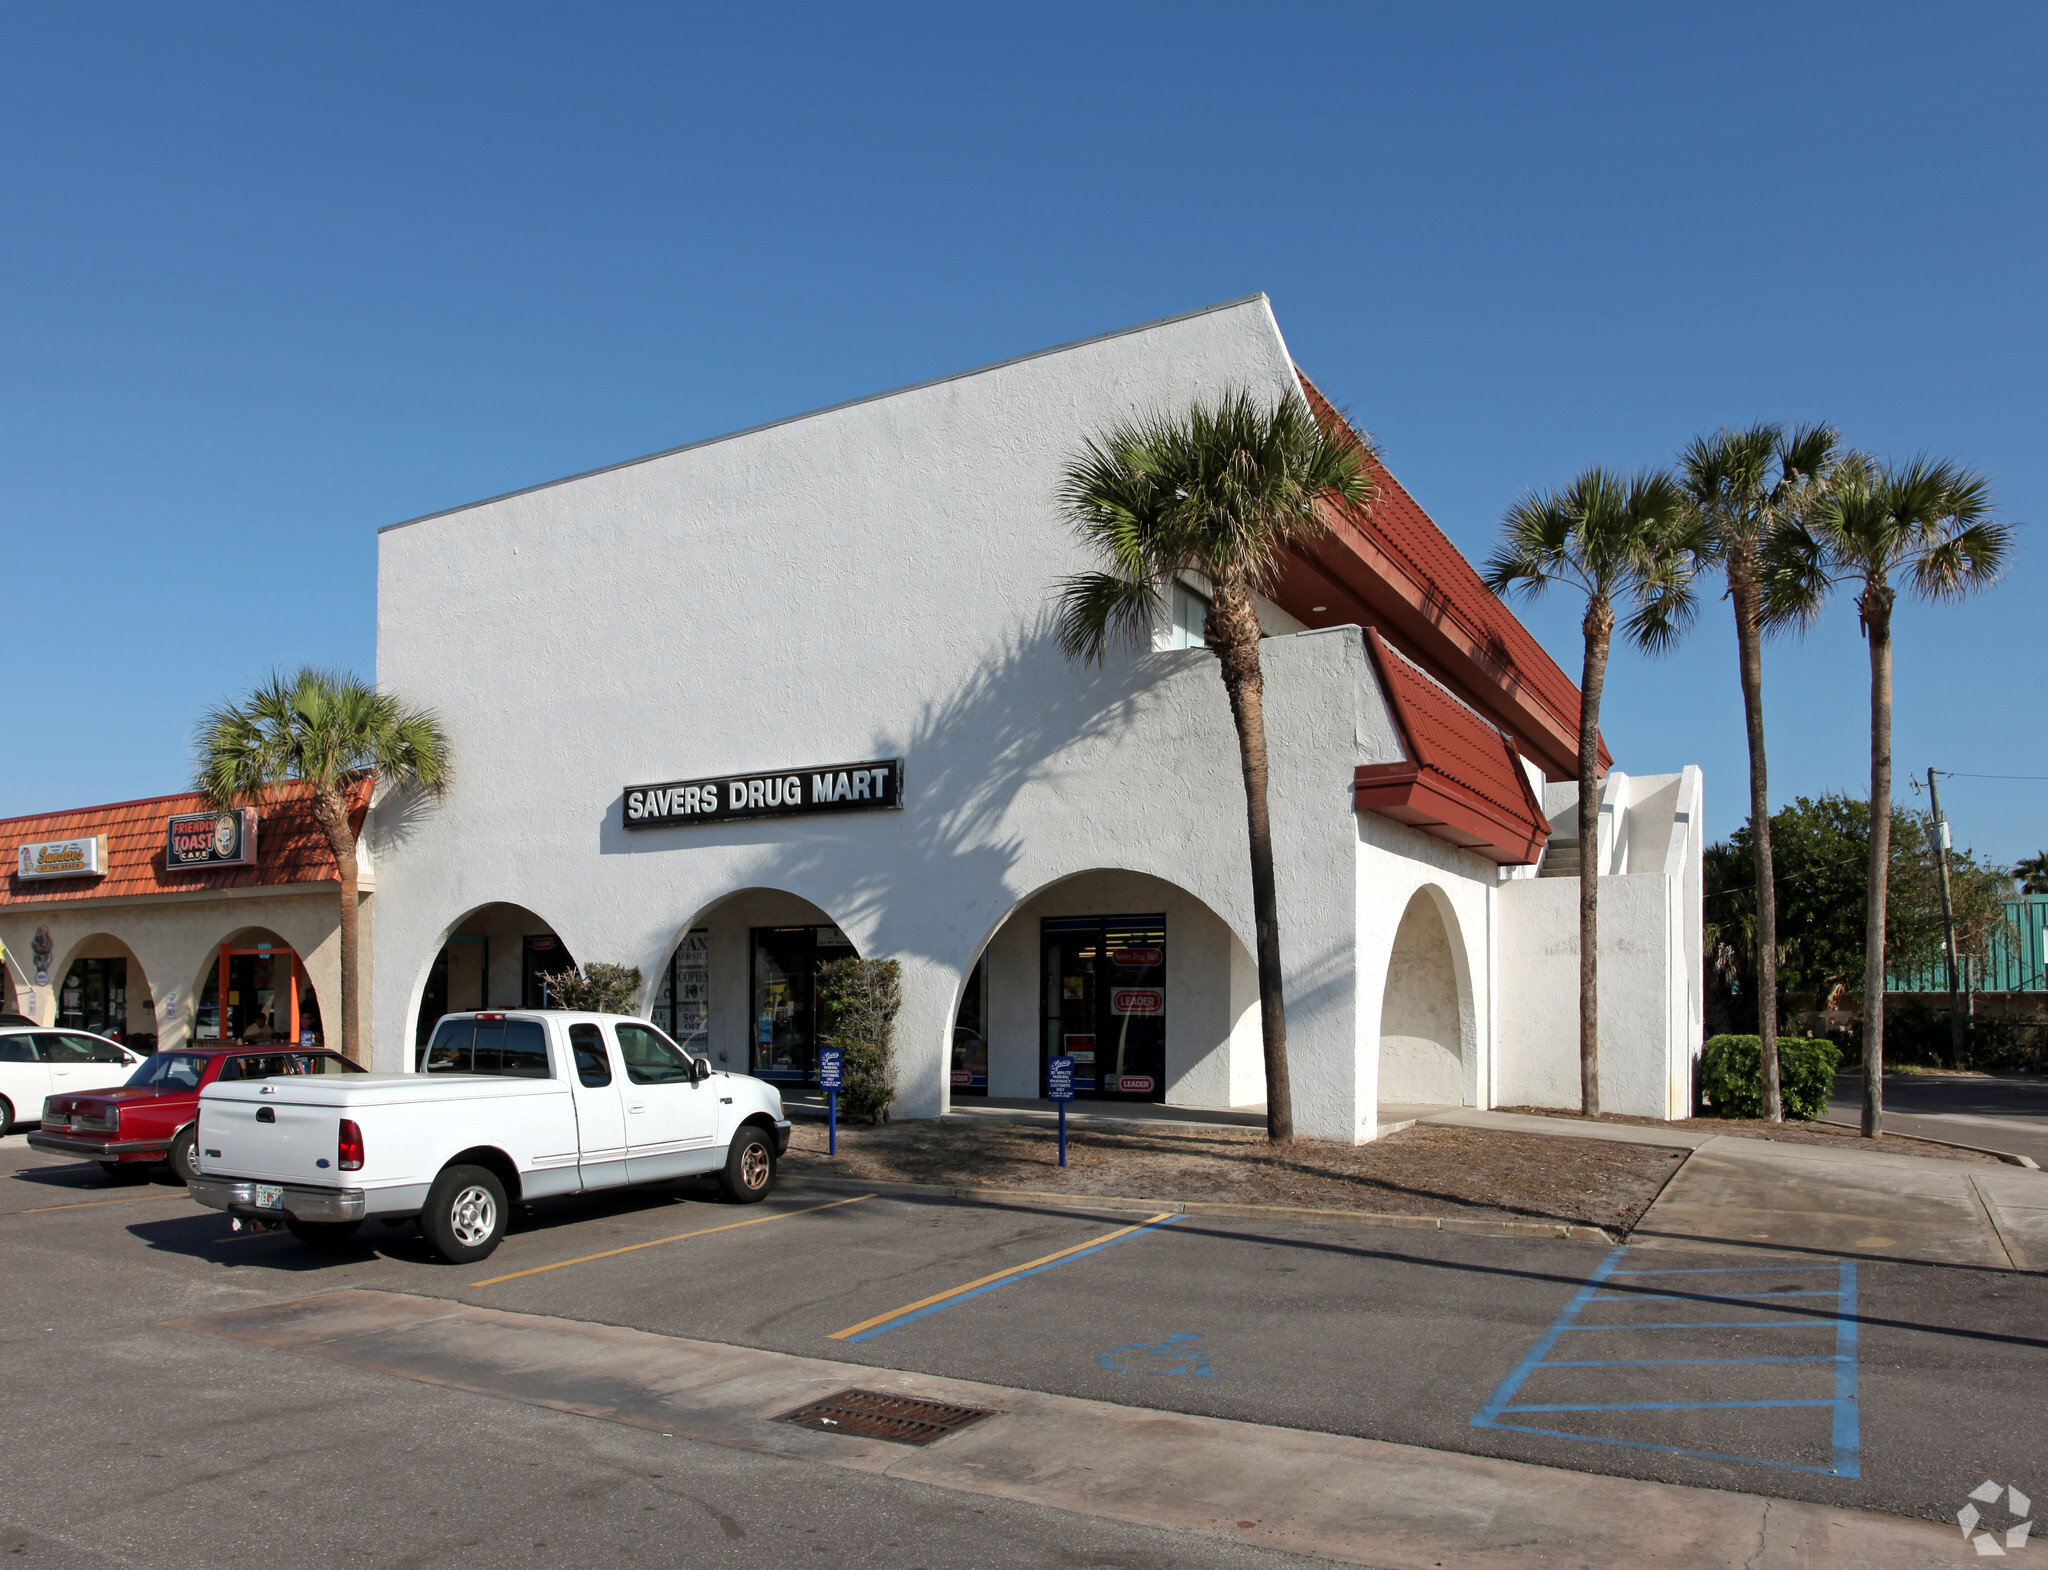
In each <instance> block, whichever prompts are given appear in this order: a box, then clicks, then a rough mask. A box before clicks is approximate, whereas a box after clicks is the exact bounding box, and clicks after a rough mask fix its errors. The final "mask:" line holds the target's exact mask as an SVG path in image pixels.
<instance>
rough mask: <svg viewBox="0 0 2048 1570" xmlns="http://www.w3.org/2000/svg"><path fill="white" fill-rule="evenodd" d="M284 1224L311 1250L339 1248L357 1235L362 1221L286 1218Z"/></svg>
mask: <svg viewBox="0 0 2048 1570" xmlns="http://www.w3.org/2000/svg"><path fill="white" fill-rule="evenodd" d="M284 1224H285V1226H286V1227H287V1228H289V1229H290V1231H291V1234H292V1236H293V1237H295V1238H297V1239H298V1240H299V1241H300V1242H301V1243H304V1244H306V1245H307V1246H308V1247H310V1248H339V1247H341V1245H342V1244H344V1243H346V1242H347V1241H348V1240H349V1239H350V1238H352V1237H354V1236H355V1235H356V1228H357V1227H359V1226H361V1225H362V1222H360V1221H300V1220H298V1219H297V1218H296V1217H292V1216H286V1217H285V1221H284Z"/></svg>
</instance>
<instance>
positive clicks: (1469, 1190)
mask: <svg viewBox="0 0 2048 1570" xmlns="http://www.w3.org/2000/svg"><path fill="white" fill-rule="evenodd" d="M1684 1154H1685V1152H1684V1151H1682V1150H1675V1149H1669V1148H1666V1147H1663V1146H1658V1145H1625V1144H1620V1143H1617V1142H1614V1141H1609V1140H1591V1139H1571V1138H1557V1137H1553V1136H1549V1135H1539V1134H1511V1133H1503V1132H1500V1131H1497V1130H1494V1129H1463V1128H1440V1127H1431V1126H1428V1125H1417V1126H1415V1127H1412V1128H1407V1129H1403V1130H1402V1131H1401V1132H1400V1133H1398V1134H1390V1135H1388V1136H1386V1137H1385V1138H1383V1139H1378V1140H1375V1141H1373V1142H1372V1143H1371V1144H1369V1145H1336V1144H1326V1143H1324V1142H1322V1141H1319V1140H1301V1141H1298V1142H1296V1143H1295V1144H1293V1145H1291V1146H1273V1145H1270V1144H1268V1142H1267V1140H1266V1137H1265V1135H1264V1134H1263V1133H1261V1132H1258V1131H1256V1130H1251V1129H1234V1128H1228V1129H1226V1128H1218V1129H1184V1128H1182V1129H1171V1130H1159V1131H1156V1132H1155V1131H1152V1130H1147V1129H1132V1128H1129V1127H1124V1128H1117V1129H1103V1128H1091V1129H1087V1130H1085V1131H1083V1130H1082V1129H1080V1128H1075V1129H1072V1130H1070V1131H1069V1133H1068V1136H1067V1161H1068V1165H1067V1167H1066V1169H1065V1170H1064V1171H1062V1170H1061V1169H1060V1167H1059V1166H1058V1165H1057V1146H1056V1139H1055V1135H1054V1133H1053V1130H1052V1129H1051V1128H1050V1127H1047V1126H1043V1125H1039V1124H1025V1123H998V1122H992V1121H983V1120H980V1119H977V1120H974V1121H973V1122H966V1121H961V1122H952V1121H945V1122H917V1123H891V1124H883V1125H881V1126H879V1127H858V1128H847V1127H842V1128H841V1129H840V1131H839V1155H838V1157H837V1158H836V1159H833V1158H829V1157H827V1156H826V1154H825V1130H824V1128H823V1127H822V1126H821V1125H819V1124H817V1123H810V1122H802V1123H798V1124H797V1125H796V1129H795V1132H794V1135H793V1137H792V1138H791V1141H790V1147H789V1155H788V1157H787V1158H786V1159H785V1161H784V1170H785V1173H786V1175H787V1176H789V1177H791V1178H801V1177H804V1176H806V1175H809V1176H826V1175H830V1176H835V1177H847V1178H865V1179H869V1180H884V1181H897V1182H912V1183H935V1184H937V1183H952V1184H973V1185H977V1186H985V1187H997V1188H1018V1189H1036V1190H1040V1191H1044V1192H1052V1193H1067V1194H1076V1195H1080V1194H1114V1195H1121V1196H1125V1197H1129V1198H1144V1199H1162V1200H1171V1201H1188V1200H1204V1201H1211V1202H1218V1201H1220V1202H1223V1203H1228V1204H1239V1205H1290V1206H1302V1207H1306V1208H1309V1209H1317V1210H1357V1211H1377V1212H1381V1213H1393V1214H1397V1215H1413V1216H1446V1217H1449V1216H1461V1217H1473V1218H1485V1219H1508V1218H1516V1219H1523V1220H1527V1219H1539V1220H1544V1221H1563V1222H1571V1223H1576V1224H1579V1225H1585V1226H1597V1227H1605V1228H1607V1229H1608V1230H1609V1231H1611V1232H1615V1233H1621V1232H1625V1231H1627V1230H1628V1229H1629V1228H1630V1227H1632V1226H1633V1225H1634V1224H1635V1222H1636V1220H1637V1219H1638V1218H1639V1217H1640V1216H1641V1215H1642V1213H1643V1212H1644V1211H1645V1210H1646V1209H1648V1208H1649V1205H1650V1202H1651V1201H1652V1200H1653V1199H1655V1198H1656V1197H1657V1193H1658V1191H1659V1190H1660V1189H1662V1188H1663V1186H1664V1184H1665V1182H1666V1181H1667V1180H1668V1179H1669V1178H1670V1176H1671V1174H1672V1173H1673V1172H1674V1171H1676V1170H1677V1168H1678V1164H1679V1160H1680V1158H1681V1157H1682V1156H1683V1155H1684Z"/></svg>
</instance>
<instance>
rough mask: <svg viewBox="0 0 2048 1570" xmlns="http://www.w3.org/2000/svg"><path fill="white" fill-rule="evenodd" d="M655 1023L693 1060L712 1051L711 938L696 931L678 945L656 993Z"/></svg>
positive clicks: (706, 932)
mask: <svg viewBox="0 0 2048 1570" xmlns="http://www.w3.org/2000/svg"><path fill="white" fill-rule="evenodd" d="M654 1023H655V1024H657V1025H659V1026H660V1027H661V1028H662V1029H663V1030H664V1031H666V1032H667V1033H668V1035H669V1036H670V1038H671V1039H672V1040H674V1041H675V1042H676V1044H677V1045H679V1046H680V1047H682V1049H683V1050H684V1051H685V1052H688V1053H690V1054H691V1055H692V1056H693V1057H705V1056H708V1055H709V1053H710V1050H711V1046H710V1042H711V934H710V933H709V932H708V931H707V930H706V929H704V928H703V927H694V928H692V929H691V930H690V932H689V934H688V935H687V936H686V937H684V939H683V941H682V942H681V943H678V944H677V945H676V951H675V953H673V954H671V955H670V956H669V958H668V964H667V965H665V966H663V967H662V971H661V978H660V980H659V981H658V982H657V984H656V986H655V989H654Z"/></svg>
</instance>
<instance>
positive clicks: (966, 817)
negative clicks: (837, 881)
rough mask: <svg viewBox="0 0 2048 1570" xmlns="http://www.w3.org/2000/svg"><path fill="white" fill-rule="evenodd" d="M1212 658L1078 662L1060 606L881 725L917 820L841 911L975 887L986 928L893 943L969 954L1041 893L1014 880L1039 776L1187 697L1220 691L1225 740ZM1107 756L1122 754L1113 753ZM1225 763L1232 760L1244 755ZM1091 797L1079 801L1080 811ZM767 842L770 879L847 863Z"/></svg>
mask: <svg viewBox="0 0 2048 1570" xmlns="http://www.w3.org/2000/svg"><path fill="white" fill-rule="evenodd" d="M1209 659H1210V656H1209V655H1208V654H1207V653H1206V651H1202V650H1175V651H1169V652H1147V653H1142V654H1139V655H1137V656H1135V657H1133V658H1132V659H1131V660H1130V661H1129V662H1127V663H1121V664H1115V665H1112V666H1110V667H1108V668H1102V667H1096V668H1091V669H1088V670H1079V669H1077V668H1076V667H1075V666H1074V665H1073V664H1072V663H1071V662H1070V661H1069V660H1068V659H1067V658H1066V656H1065V655H1064V654H1062V653H1061V651H1060V647H1059V644H1058V642H1057V640H1056V639H1055V637H1054V635H1053V631H1052V623H1051V618H1050V616H1049V615H1047V616H1042V617H1040V618H1039V619H1038V621H1037V622H1035V623H1034V624H1032V625H1031V626H1029V627H1027V628H1026V629H1024V630H1023V631H1022V632H1020V633H1019V634H1017V635H1015V636H1014V637H1012V638H1009V639H1006V640H1005V641H1004V643H1003V644H1002V646H1001V647H1000V649H999V650H998V651H997V652H996V653H995V654H994V655H992V656H991V657H990V658H989V659H987V660H985V661H984V662H983V663H982V664H981V665H979V666H977V667H976V668H975V670H974V671H973V672H972V674H971V675H969V676H968V677H967V679H966V680H965V681H963V682H961V683H960V684H959V685H958V686H956V687H955V688H954V690H953V691H952V692H950V693H949V694H947V695H945V696H944V697H941V698H936V699H933V700H931V701H929V702H927V703H926V704H925V705H924V706H923V707H922V708H921V709H920V711H919V712H918V715H917V718H916V719H915V720H914V721H913V723H912V724H911V727H910V729H909V731H908V732H907V733H904V734H900V736H890V735H888V734H887V733H886V732H880V731H878V732H877V733H876V740H875V753H874V755H875V756H877V757H884V756H889V755H891V754H892V753H894V752H896V751H898V750H899V749H900V751H901V754H902V756H903V758H904V760H905V761H904V779H905V787H904V801H905V805H904V811H905V814H906V816H907V819H908V821H907V824H906V828H907V829H908V832H907V833H906V834H904V835H903V836H902V837H901V838H900V839H897V840H894V841H893V842H892V843H891V845H890V847H889V849H888V850H887V851H886V852H883V853H881V854H880V855H877V856H875V857H870V858H856V860H855V863H854V874H853V876H852V878H851V879H850V880H847V881H846V882H845V883H844V890H845V891H844V892H843V893H842V894H841V895H840V896H839V898H838V902H837V903H836V904H835V906H834V908H833V915H834V916H835V917H837V918H838V919H839V920H841V921H842V922H844V923H848V924H851V925H854V926H856V927H861V928H871V927H872V926H873V925H874V924H876V923H878V922H883V921H886V918H887V915H888V913H889V910H890V908H891V907H892V906H899V905H900V904H901V903H902V902H905V901H911V902H918V901H928V900H930V899H932V898H934V897H944V895H945V893H946V892H947V891H950V890H955V889H961V890H967V891H971V893H970V896H969V897H970V898H974V897H977V896H979V897H980V898H983V899H985V900H986V901H987V903H986V906H985V907H984V908H980V909H974V910H972V911H971V917H972V920H971V922H970V925H972V924H973V923H976V922H978V923H979V925H978V926H977V927H976V928H975V930H973V931H958V932H956V933H955V934H952V935H951V936H952V937H953V938H955V939H957V941H948V942H946V943H945V944H944V945H943V951H941V952H927V950H929V949H938V948H940V945H939V944H937V943H928V944H923V945H919V944H917V943H915V942H912V943H910V944H909V945H908V946H903V947H896V948H893V949H892V951H891V952H892V953H895V954H899V955H902V954H917V955H919V956H920V957H922V958H926V959H931V960H936V961H939V962H941V963H944V964H948V965H956V964H960V963H962V961H963V960H964V959H966V958H968V957H969V956H971V954H972V951H973V948H974V946H975V945H976V944H978V943H980V942H981V940H982V939H983V938H985V937H986V936H988V935H989V933H990V932H991V931H992V930H993V929H994V927H995V925H996V923H997V922H998V921H999V920H1000V919H1001V918H1002V917H1003V915H1004V914H1005V913H1006V912H1007V911H1008V910H1009V908H1010V907H1011V906H1012V905H1013V904H1014V903H1015V902H1016V901H1017V900H1018V899H1020V898H1022V897H1024V896H1025V895H1027V894H1029V893H1031V892H1032V890H1030V889H1025V888H1017V887H1015V886H1014V885H1013V877H1014V874H1015V871H1016V868H1017V865H1018V863H1019V861H1020V860H1021V858H1022V855H1023V851H1024V840H1023V837H1022V835H1021V834H1020V833H1019V831H1018V827H1017V825H1016V823H1015V821H1014V820H1013V819H1012V816H1011V814H1012V809H1013V808H1014V807H1015V806H1016V804H1017V801H1018V798H1019V797H1020V796H1021V795H1023V794H1024V793H1025V791H1026V790H1028V789H1029V788H1030V787H1032V786H1033V785H1036V784H1041V783H1043V782H1046V781H1048V780H1051V779H1052V778H1053V777H1054V775H1055V774H1056V773H1057V772H1060V771H1061V770H1062V769H1063V768H1071V759H1070V758H1069V756H1068V755H1069V754H1070V753H1071V752H1072V750H1073V749H1075V748H1087V747H1091V746H1094V745H1098V744H1103V743H1116V742H1118V741H1119V740H1121V742H1122V744H1123V745H1124V746H1128V747H1140V746H1144V745H1146V744H1147V742H1146V740H1145V738H1146V736H1147V734H1148V732H1149V730H1150V726H1148V724H1147V722H1148V720H1149V719H1151V718H1152V717H1154V716H1156V715H1157V714H1158V713H1159V711H1160V710H1161V709H1162V708H1164V707H1165V706H1166V704H1167V703H1169V702H1177V703H1186V704H1191V705H1201V706H1208V705H1211V704H1213V706H1214V709H1215V715H1214V719H1215V729H1216V735H1217V737H1218V744H1219V746H1223V747H1225V748H1226V750H1227V747H1228V742H1229V735H1230V730H1229V714H1228V712H1227V710H1226V708H1225V701H1224V695H1223V692H1222V689H1221V688H1220V687H1219V686H1218V685H1217V684H1216V681H1215V678H1214V673H1213V672H1212V671H1211V670H1210V669H1209ZM1183 683H1187V684H1191V685H1186V686H1183ZM1169 688H1171V689H1174V691H1173V693H1172V695H1171V697H1169V694H1168V689H1169ZM1063 759H1066V760H1067V761H1066V763H1065V764H1062V760H1063ZM1104 761H1105V763H1107V764H1109V766H1111V767H1114V760H1113V759H1108V758H1106V759H1105V760H1104ZM1222 764H1223V766H1225V767H1227V768H1228V769H1229V770H1231V771H1232V772H1234V771H1235V768H1236V761H1235V756H1234V754H1228V755H1226V756H1224V757H1223V759H1222ZM1055 788H1057V787H1055ZM1086 805H1087V804H1085V803H1083V802H1080V801H1079V800H1076V801H1075V803H1074V806H1075V808H1076V810H1077V811H1080V810H1082V809H1083V808H1084V807H1085V806H1086ZM1167 810H1170V809H1167ZM1037 832H1039V833H1041V834H1042V833H1044V832H1045V830H1044V829H1043V828H1040V829H1039V830H1038V831H1037ZM764 848H766V849H768V854H767V855H765V856H764V857H763V860H762V862H761V864H760V866H759V867H758V869H756V874H755V876H756V881H758V882H762V883H767V884H772V885H776V886H783V887H787V886H789V883H788V881H787V880H791V879H795V880H800V881H808V880H809V879H810V877H811V876H812V875H815V874H821V873H825V872H826V871H827V870H828V863H829V864H833V865H836V867H837V868H838V869H839V876H841V877H843V875H844V869H845V867H846V862H845V860H844V859H843V847H842V846H841V845H839V844H831V845H827V844H822V843H812V844H807V845H783V846H777V847H764ZM1076 870H1081V869H1078V868H1077V869H1076ZM903 925H913V924H903ZM903 936H904V937H905V938H908V937H910V936H911V934H909V933H907V932H906V933H904V934H903Z"/></svg>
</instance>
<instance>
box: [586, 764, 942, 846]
mask: <svg viewBox="0 0 2048 1570" xmlns="http://www.w3.org/2000/svg"><path fill="white" fill-rule="evenodd" d="M902 805H903V760H902V759H901V758H878V759H871V760H870V761H868V762H866V763H829V764H824V765H813V766H810V767H806V768H801V769H785V770H782V771H780V772H778V773H774V774H729V775H724V776H721V777H715V778H712V779H702V780H674V781H671V782H670V783H668V784H666V785H628V786H627V787H626V797H625V814H626V827H627V828H629V829H657V828H660V829H665V828H673V827H675V826H676V825H677V824H683V823H724V822H727V821H728V820H730V819H734V818H784V817H792V816H795V815H798V814H801V813H811V812H875V811H886V810H889V809H892V808H898V807H901V806H902Z"/></svg>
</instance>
